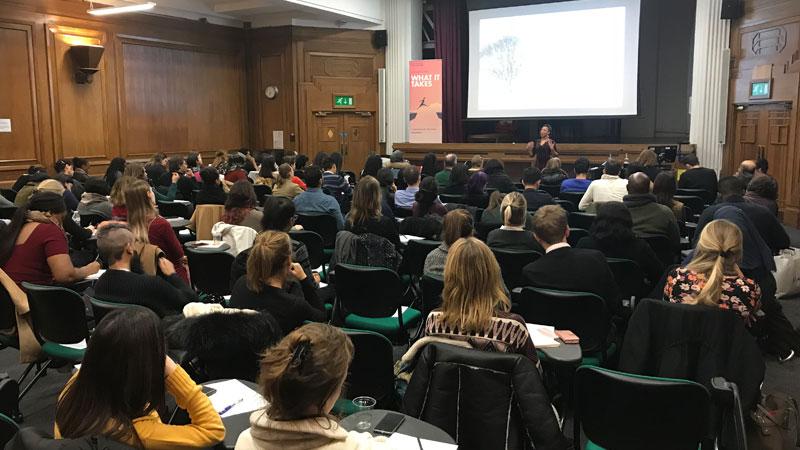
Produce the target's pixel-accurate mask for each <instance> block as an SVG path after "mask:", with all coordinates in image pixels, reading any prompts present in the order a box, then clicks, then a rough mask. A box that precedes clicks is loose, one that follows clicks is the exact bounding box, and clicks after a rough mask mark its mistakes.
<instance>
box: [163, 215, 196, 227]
mask: <svg viewBox="0 0 800 450" xmlns="http://www.w3.org/2000/svg"><path fill="white" fill-rule="evenodd" d="M167 222H169V224H170V225H172V228H185V227H186V226H187V225H189V224H190V223H191V221H190V220H189V219H184V218H183V217H170V218H169V219H167Z"/></svg>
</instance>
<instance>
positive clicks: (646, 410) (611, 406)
mask: <svg viewBox="0 0 800 450" xmlns="http://www.w3.org/2000/svg"><path fill="white" fill-rule="evenodd" d="M574 395H575V401H574V403H575V419H574V420H575V422H574V424H573V438H574V441H573V442H574V444H575V448H576V449H577V450H580V448H581V445H580V443H581V430H583V433H584V434H585V435H586V437H587V438H588V440H589V441H588V442H587V444H586V447H585V449H586V450H605V449H613V450H641V449H645V448H646V449H648V450H710V449H713V448H714V443H713V438H710V437H709V436H713V433H712V432H711V431H710V424H709V422H710V418H711V411H712V410H711V405H712V400H711V395H710V394H709V392H708V390H707V389H706V388H705V387H704V386H703V385H701V384H698V383H695V382H693V381H688V380H680V379H673V378H659V377H649V376H643V375H632V374H627V373H623V372H617V371H614V370H609V369H604V368H599V367H588V366H585V367H580V368H578V370H577V372H576V373H575V384H574Z"/></svg>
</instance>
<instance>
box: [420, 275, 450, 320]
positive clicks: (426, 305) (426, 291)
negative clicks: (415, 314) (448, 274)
mask: <svg viewBox="0 0 800 450" xmlns="http://www.w3.org/2000/svg"><path fill="white" fill-rule="evenodd" d="M420 285H421V287H422V317H423V318H425V317H427V315H428V314H429V313H430V312H431V311H433V310H434V309H436V308H438V307H440V306H442V291H443V290H444V278H442V277H440V276H435V275H428V274H426V275H423V276H422V279H421V280H420Z"/></svg>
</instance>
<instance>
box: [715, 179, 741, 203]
mask: <svg viewBox="0 0 800 450" xmlns="http://www.w3.org/2000/svg"><path fill="white" fill-rule="evenodd" d="M744 190H745V184H744V182H743V181H742V180H741V179H740V178H739V177H734V176H728V177H722V178H720V179H719V183H718V184H717V191H719V195H720V197H722V199H723V200H724V199H726V198H728V197H731V196H735V195H743V194H744Z"/></svg>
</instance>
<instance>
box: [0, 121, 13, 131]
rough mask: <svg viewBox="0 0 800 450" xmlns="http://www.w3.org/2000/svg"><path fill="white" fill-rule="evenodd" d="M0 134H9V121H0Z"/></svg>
mask: <svg viewBox="0 0 800 450" xmlns="http://www.w3.org/2000/svg"><path fill="white" fill-rule="evenodd" d="M0 133H11V119H0Z"/></svg>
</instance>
